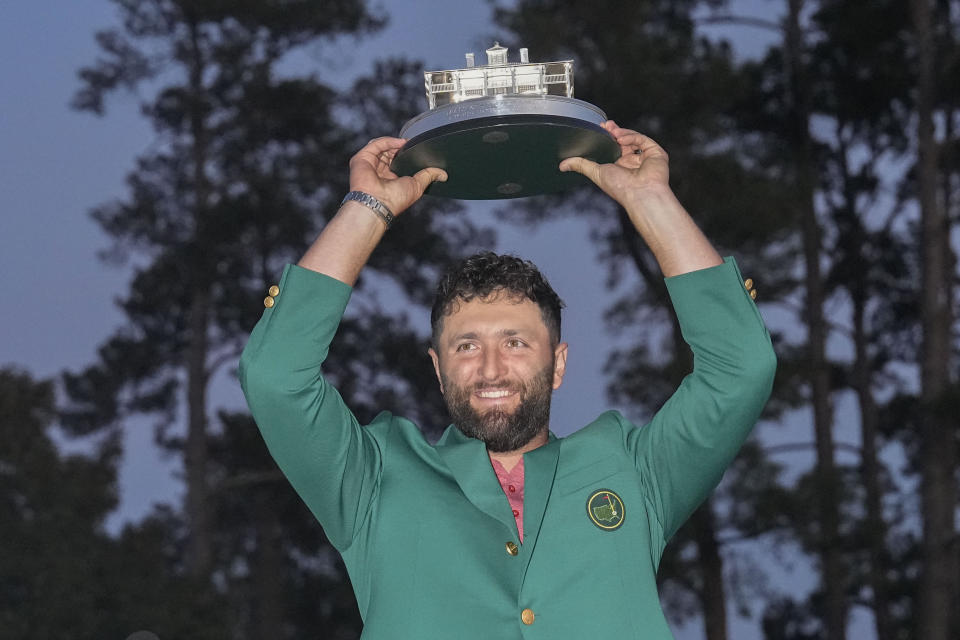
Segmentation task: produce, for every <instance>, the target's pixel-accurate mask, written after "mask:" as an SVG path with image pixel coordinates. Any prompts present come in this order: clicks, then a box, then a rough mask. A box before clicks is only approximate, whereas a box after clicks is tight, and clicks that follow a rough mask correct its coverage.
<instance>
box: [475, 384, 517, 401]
mask: <svg viewBox="0 0 960 640" xmlns="http://www.w3.org/2000/svg"><path fill="white" fill-rule="evenodd" d="M519 395H520V391H519V389H515V388H511V387H500V386H484V387H482V388H480V389H476V390H474V392H473V397H474V398H475V399H476V401H477V402H478V403H479V404H481V405H500V404H503V403H505V402H509V401H510V399H511V398H514V397H516V396H519Z"/></svg>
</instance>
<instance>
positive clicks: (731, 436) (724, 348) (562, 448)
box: [240, 259, 775, 640]
mask: <svg viewBox="0 0 960 640" xmlns="http://www.w3.org/2000/svg"><path fill="white" fill-rule="evenodd" d="M667 286H668V289H669V292H670V295H671V299H672V301H673V304H674V308H675V310H676V313H677V315H678V318H679V320H680V326H681V328H682V331H683V336H684V339H685V340H686V341H687V342H688V343H689V344H690V346H691V348H692V349H693V352H694V370H693V372H692V373H691V374H690V375H688V376H687V377H686V378H685V379H684V381H683V383H682V384H681V386H680V387H679V388H678V389H677V391H676V392H675V394H674V395H673V396H672V397H671V398H670V399H669V400H668V401H667V403H666V404H665V405H664V406H663V408H662V409H660V411H658V412H657V414H656V415H655V416H654V418H653V420H651V421H650V423H649V424H647V425H646V426H644V427H643V428H638V427H636V426H634V425H632V424H631V423H629V422H628V421H627V420H625V419H624V418H623V417H622V416H621V415H620V414H618V413H616V412H607V413H604V414H603V415H601V416H600V417H598V418H597V419H596V420H595V421H594V422H592V423H591V424H589V425H587V426H585V427H583V428H582V429H580V430H579V431H577V432H576V433H574V434H573V435H571V436H569V437H566V438H556V437H554V436H553V435H552V434H551V437H550V442H549V443H548V444H546V445H545V446H543V447H540V448H538V449H536V450H534V451H531V452H529V453H527V454H525V456H524V473H525V480H524V483H525V484H524V542H523V544H520V543H519V540H518V535H517V528H516V523H515V522H514V519H513V514H512V512H511V509H510V507H509V504H508V502H507V498H506V496H505V495H504V493H503V490H502V488H501V487H500V484H499V482H498V481H497V477H496V474H495V473H494V471H493V468H492V467H491V464H490V461H489V458H488V456H487V453H486V449H485V447H484V445H483V443H482V442H480V441H479V440H476V439H473V438H468V437H466V436H464V435H463V434H462V433H461V432H460V431H459V430H458V429H457V428H456V426H453V425H452V426H450V427H448V428H447V430H446V431H445V433H444V434H443V436H442V437H441V439H440V440H439V442H437V444H436V445H432V444H430V443H429V442H427V441H426V440H425V439H424V438H423V436H422V435H421V432H420V430H419V429H418V428H417V426H416V425H414V424H413V423H411V422H410V421H409V420H406V419H404V418H402V417H399V416H394V415H392V414H390V413H388V412H383V413H381V414H379V415H378V416H377V417H376V418H375V419H374V420H373V422H372V423H371V424H369V425H366V426H361V425H360V424H358V422H357V419H356V418H355V417H354V416H353V414H352V413H351V412H350V410H349V409H348V408H347V406H346V405H345V404H344V402H343V400H342V398H341V397H340V394H339V393H337V390H336V389H334V388H333V387H331V386H330V385H329V384H327V383H326V382H325V381H324V378H323V374H322V363H323V361H324V358H325V357H326V355H327V350H328V345H329V344H330V341H331V340H332V339H333V336H334V333H335V331H336V328H337V326H338V324H339V321H340V318H341V316H342V314H343V312H344V309H345V307H346V304H347V300H348V298H349V296H350V288H349V287H348V286H347V285H345V284H343V283H341V282H339V281H337V280H334V279H331V278H328V277H326V276H323V275H320V274H317V273H314V272H312V271H308V270H305V269H302V268H299V267H295V266H288V267H287V268H286V269H285V271H284V273H283V277H282V278H281V280H280V283H279V289H280V292H279V294H278V295H277V296H275V300H276V304H275V305H274V306H273V307H272V308H270V309H267V310H266V311H265V312H264V314H263V318H262V319H261V320H260V322H259V323H258V324H257V326H256V328H255V329H254V331H253V334H252V335H251V337H250V342H249V344H248V345H247V347H246V349H245V350H244V353H243V357H242V358H241V361H240V380H241V383H242V385H243V389H244V393H245V394H246V397H247V402H248V403H249V406H250V410H251V412H252V413H253V416H254V418H255V419H256V421H257V424H258V425H259V427H260V430H261V431H262V433H263V437H264V440H265V441H266V443H267V446H268V447H269V449H270V451H271V453H272V455H273V456H274V458H275V459H276V460H277V463H278V464H279V465H280V468H281V469H282V470H283V472H284V473H285V474H286V475H287V477H288V478H289V480H290V482H291V484H292V485H293V486H294V488H295V489H296V490H297V492H298V493H299V494H300V496H301V497H302V498H303V500H304V502H306V504H307V505H308V506H309V508H310V509H311V510H312V512H313V513H314V515H316V517H317V519H318V520H319V521H320V523H321V524H322V525H323V528H324V531H325V532H326V533H327V535H328V537H329V538H330V540H331V541H332V542H333V544H334V545H335V546H336V547H337V549H338V550H339V551H340V552H341V553H342V554H343V558H344V561H345V564H346V567H347V570H348V571H349V573H350V579H351V581H352V583H353V588H354V592H355V593H356V597H357V601H358V603H359V607H360V614H361V616H362V617H363V620H364V631H363V638H365V639H367V640H380V639H390V640H404V639H409V640H431V639H436V640H454V639H473V638H476V639H477V640H481V639H482V640H490V639H491V638H495V639H497V640H503V639H509V638H518V639H519V638H528V639H537V638H542V639H544V640H564V639H567V638H569V639H571V640H573V639H577V640H583V639H584V638H594V637H601V638H617V639H626V638H637V639H641V638H642V639H650V640H658V639H667V638H671V637H672V636H671V633H670V630H669V628H668V626H667V623H666V620H665V618H664V616H663V612H662V611H661V608H660V603H659V599H658V596H657V588H656V581H655V577H656V571H657V565H658V563H659V561H660V557H661V554H662V552H663V548H664V545H666V543H667V540H669V539H670V536H671V535H672V534H673V533H674V532H675V531H676V530H677V528H678V527H680V525H681V524H682V523H683V522H684V521H685V520H686V519H687V517H689V515H690V514H691V513H692V512H693V510H694V509H696V507H697V505H699V504H700V503H701V502H702V501H703V500H704V498H705V497H706V496H707V494H708V493H709V492H710V491H711V490H712V489H713V488H714V487H715V486H716V484H717V483H718V482H719V481H720V478H721V476H722V474H723V471H724V469H725V468H726V467H727V466H728V465H729V463H730V461H731V460H732V459H733V457H734V456H735V455H736V453H737V450H738V449H739V448H740V446H741V444H742V443H743V441H744V440H745V439H746V437H747V435H748V433H749V431H750V429H751V428H752V426H753V424H754V423H755V422H756V420H757V417H758V416H759V414H760V411H761V409H762V407H763V405H764V403H765V402H766V400H767V397H768V395H769V393H770V387H771V384H772V378H773V373H774V369H775V358H774V355H773V350H772V348H771V345H770V338H769V335H768V334H767V331H766V329H765V328H764V325H763V321H762V319H761V318H760V314H759V312H758V311H757V308H756V306H755V305H754V303H753V300H751V298H750V295H749V294H748V292H747V291H746V290H745V288H744V284H743V282H742V279H741V276H740V273H739V271H738V270H737V267H736V264H735V263H734V262H733V261H732V260H730V259H728V260H727V261H726V262H725V264H723V265H721V266H717V267H714V268H711V269H705V270H702V271H697V272H693V273H689V274H685V275H682V276H677V277H674V278H668V279H667Z"/></svg>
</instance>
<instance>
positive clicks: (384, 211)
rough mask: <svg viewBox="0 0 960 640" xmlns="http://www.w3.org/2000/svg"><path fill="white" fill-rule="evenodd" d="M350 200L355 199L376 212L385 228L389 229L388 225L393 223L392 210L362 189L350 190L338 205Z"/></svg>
mask: <svg viewBox="0 0 960 640" xmlns="http://www.w3.org/2000/svg"><path fill="white" fill-rule="evenodd" d="M350 200H355V201H357V202H359V203H360V204H362V205H363V206H365V207H368V208H369V209H370V210H371V211H373V212H374V213H375V214H377V215H378V216H379V217H380V219H381V220H383V224H385V225H387V229H389V228H390V225H391V224H393V218H394V215H393V212H392V211H390V208H389V207H388V206H387V205H385V204H383V203H382V202H380V201H379V200H377V199H376V198H374V197H373V196H372V195H370V194H369V193H364V192H363V191H351V192H350V193H348V194H347V195H346V196H344V198H343V201H342V202H341V203H340V206H341V207H342V206H343V205H344V204H346V203H347V202H348V201H350Z"/></svg>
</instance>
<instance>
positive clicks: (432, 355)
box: [427, 347, 443, 395]
mask: <svg viewBox="0 0 960 640" xmlns="http://www.w3.org/2000/svg"><path fill="white" fill-rule="evenodd" d="M427 353H429V354H430V359H431V360H433V372H434V373H436V374H437V382H439V383H440V393H441V395H442V394H443V377H441V376H440V356H439V355H437V352H436V351H434V350H433V347H430V348H429V349H427Z"/></svg>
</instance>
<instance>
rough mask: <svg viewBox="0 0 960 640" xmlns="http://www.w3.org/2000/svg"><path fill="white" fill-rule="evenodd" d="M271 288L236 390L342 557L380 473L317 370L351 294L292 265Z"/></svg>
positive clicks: (371, 445) (363, 432)
mask: <svg viewBox="0 0 960 640" xmlns="http://www.w3.org/2000/svg"><path fill="white" fill-rule="evenodd" d="M278 286H279V289H280V292H279V293H278V294H277V295H276V296H275V297H274V299H275V304H274V306H273V307H272V308H269V309H266V310H265V311H264V313H263V317H262V318H261V319H260V321H259V322H258V323H257V326H256V327H255V328H254V330H253V333H252V334H251V336H250V340H249V342H248V343H247V346H246V348H245V349H244V351H243V355H242V356H241V357H240V384H241V386H242V388H243V392H244V395H245V396H246V399H247V404H248V406H249V407H250V412H251V413H252V414H253V418H254V420H255V421H256V423H257V425H258V427H259V428H260V432H261V433H262V434H263V439H264V441H265V442H266V444H267V448H268V449H269V450H270V453H271V455H272V456H273V458H274V459H275V460H276V462H277V464H278V465H279V466H280V469H281V470H282V471H283V473H284V474H285V475H286V477H287V479H288V480H289V481H290V484H292V485H293V487H294V489H296V491H297V493H298V494H299V495H300V497H301V498H302V499H303V501H304V502H305V503H306V504H307V506H308V507H309V508H310V510H311V511H312V512H313V514H314V515H315V516H316V517H317V520H319V521H320V523H321V524H322V525H323V528H324V531H325V532H326V534H327V537H328V538H329V539H330V541H331V542H332V543H333V544H334V546H335V547H337V548H338V549H340V550H341V551H342V550H343V549H345V548H346V547H348V546H349V545H350V542H351V541H352V540H353V537H354V532H355V530H356V529H357V528H358V527H359V526H360V524H361V523H362V520H363V518H364V516H365V514H366V511H367V509H368V507H369V505H370V503H371V500H372V497H373V495H374V494H375V492H376V488H377V482H378V478H379V472H380V450H379V447H378V445H377V442H376V441H375V440H374V438H373V437H372V436H371V435H370V433H369V430H368V429H364V428H361V427H360V425H359V423H358V422H357V419H356V417H355V416H354V415H353V413H352V412H351V411H350V410H349V409H348V408H347V406H346V405H345V404H344V402H343V398H341V396H340V394H339V393H338V392H337V390H336V389H335V388H333V387H332V386H331V385H330V384H329V383H327V381H326V380H325V379H324V377H323V371H322V365H323V362H324V360H325V358H326V357H327V353H328V349H329V345H330V342H331V340H332V339H333V336H334V334H335V332H336V329H337V327H338V326H339V324H340V319H341V317H342V316H343V312H344V310H345V309H346V305H347V301H348V300H349V298H350V293H351V288H350V287H349V286H348V285H346V284H344V283H342V282H340V281H338V280H335V279H333V278H330V277H327V276H325V275H322V274H319V273H316V272H313V271H310V270H308V269H304V268H302V267H297V266H294V265H288V266H287V267H286V269H284V272H283V276H282V278H281V279H280V283H279V285H278Z"/></svg>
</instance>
